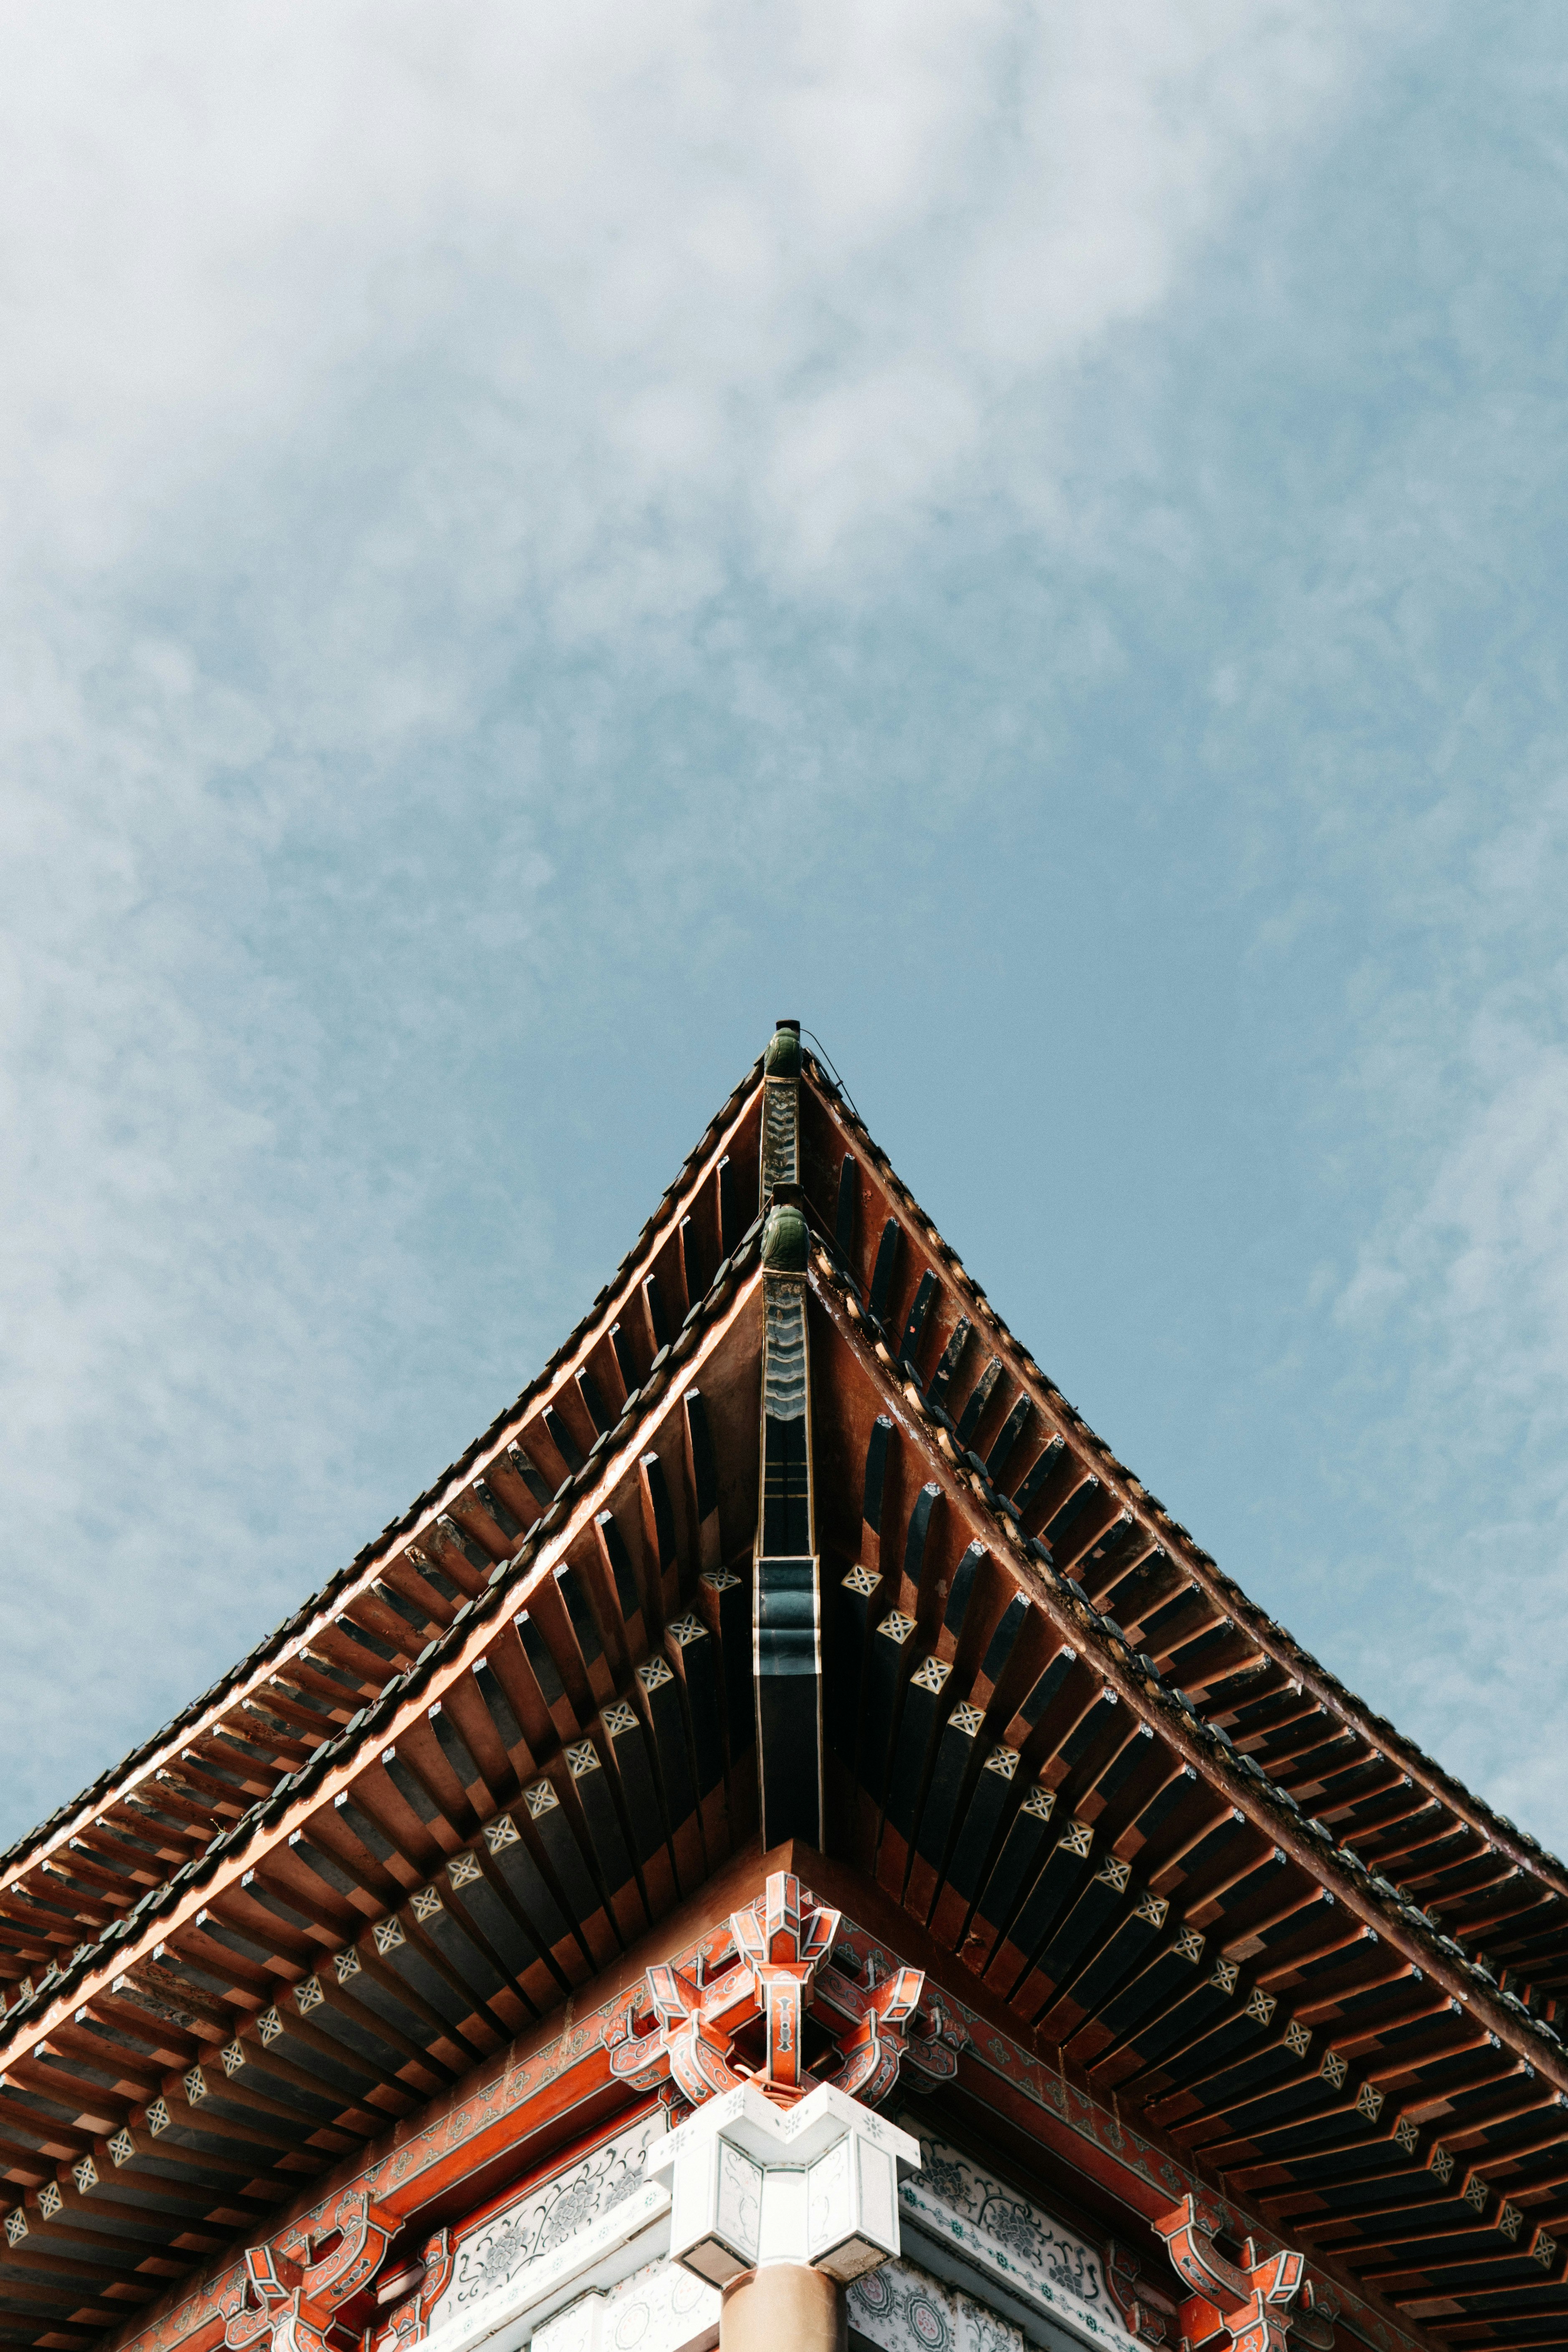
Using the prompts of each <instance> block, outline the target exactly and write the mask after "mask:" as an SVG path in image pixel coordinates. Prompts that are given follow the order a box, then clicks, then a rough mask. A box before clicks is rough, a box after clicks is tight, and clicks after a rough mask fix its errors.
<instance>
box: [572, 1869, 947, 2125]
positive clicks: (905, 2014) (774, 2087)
mask: <svg viewBox="0 0 1568 2352" xmlns="http://www.w3.org/2000/svg"><path fill="white" fill-rule="evenodd" d="M839 1917H840V1915H839V1913H838V1912H837V1911H830V1910H828V1909H826V1907H825V1906H820V1905H816V1904H814V1903H813V1902H812V1901H811V1898H810V1896H809V1895H806V1896H804V1897H803V1895H802V1891H801V1885H800V1881H799V1879H798V1878H796V1877H795V1874H794V1873H793V1872H790V1871H775V1872H774V1873H773V1875H772V1876H771V1877H770V1878H769V1880H768V1882H767V1885H766V1888H765V1890H764V1891H763V1894H762V1895H760V1896H759V1897H758V1899H757V1900H756V1901H755V1902H754V1903H751V1904H748V1905H747V1906H746V1907H745V1909H744V1910H742V1911H736V1912H733V1913H731V1918H730V1928H731V1935H732V1936H733V1937H734V1942H735V1958H734V1960H733V1962H732V1963H731V1966H730V1967H728V1968H726V1969H722V1970H721V1972H720V1973H719V1974H718V1975H717V1976H715V1977H712V1978H707V1977H705V1975H704V1972H703V1970H702V1969H701V1966H700V1964H699V1966H698V1968H697V1969H696V1970H695V1971H693V1972H692V1973H690V1974H688V1973H687V1972H686V1971H685V1970H684V1969H677V1968H672V1967H670V1966H668V1964H665V1965H661V1966H659V1967H658V1968H651V1969H648V1971H647V1979H646V1983H647V2006H648V2009H649V2010H650V2011H651V2013H652V2014H651V2020H650V2022H649V2025H648V2027H647V2030H646V2031H644V2032H638V2031H637V2020H636V2018H635V2016H634V2014H633V2013H632V2012H631V2011H627V2012H626V2014H625V2015H624V2017H623V2018H622V2021H621V2022H620V2024H619V2026H618V2027H617V2028H616V2031H615V2032H614V2034H613V2036H612V2039H611V2045H610V2069H611V2072H612V2073H613V2074H616V2075H617V2076H618V2077H619V2078H620V2079H621V2080H622V2081H623V2082H626V2083H629V2084H633V2085H634V2086H635V2087H636V2088H637V2089H638V2090H645V2091H646V2090H652V2089H654V2088H655V2087H656V2086H657V2085H658V2084H659V2083H661V2082H663V2081H665V2080H666V2079H668V2080H669V2081H670V2082H672V2083H673V2084H675V2087H676V2088H677V2090H678V2091H679V2093H680V2095H681V2096H682V2097H683V2098H684V2099H686V2100H688V2101H689V2103H690V2105H692V2106H694V2107H698V2106H701V2105H704V2104H705V2103H706V2102H707V2101H708V2100H710V2099H712V2098H716V2097H722V2096H723V2095H724V2094H725V2093H727V2092H730V2091H733V2090H736V2089H738V2088H739V2087H740V2085H741V2084H742V2083H750V2084H752V2085H753V2087H754V2088H755V2089H757V2090H759V2091H761V2092H763V2093H764V2094H765V2095H766V2096H767V2097H768V2098H770V2099H772V2100H773V2102H774V2103H775V2104H776V2105H790V2104H792V2103H793V2102H794V2101H795V2100H796V2099H799V2098H802V2097H804V2096H805V2095H806V2094H807V2093H809V2092H811V2091H814V2090H816V2088H817V2087H818V2085H819V2084H822V2083H825V2082H826V2083H830V2084H832V2086H833V2088H834V2089H835V2090H836V2091H838V2092H840V2093H842V2094H843V2095H846V2096H847V2097H851V2098H856V2099H858V2100H859V2101H860V2102H861V2103H862V2105H866V2106H875V2105H878V2104H879V2102H880V2101H881V2100H883V2099H885V2098H886V2097H887V2095H888V2094H889V2092H890V2091H891V2089H892V2087H893V2085H894V2084H895V2083H896V2082H897V2080H898V2077H899V2073H900V2065H901V2064H907V2065H908V2066H909V2067H910V2072H911V2074H914V2075H915V2076H916V2078H917V2079H918V2080H920V2081H921V2083H922V2084H931V2083H936V2082H942V2081H946V2080H948V2079H950V2078H951V2077H952V2074H954V2072H955V2071H956V2069H957V2064H958V2053H959V2051H960V2050H961V2049H962V2048H963V2043H964V2041H965V2040H966V2038H967V2037H966V2035H965V2033H964V2030H963V2026H962V2025H961V2024H959V2023H958V2021H956V2019H954V2018H952V2016H951V2015H950V2014H949V2012H948V2011H946V2010H945V2009H944V2008H943V2007H942V2005H941V2003H940V2002H937V2001H934V2000H933V2001H932V2002H931V2003H929V2004H927V2011H926V2013H927V2016H928V2017H929V2020H930V2022H929V2023H928V2024H926V2025H925V2027H924V2030H923V2031H921V2030H917V2031H915V2032H910V2030H909V2029H910V2027H911V2025H913V2024H916V2022H917V2016H918V2012H920V2011H921V2004H922V2001H923V2000H924V1995H925V1977H924V1974H923V1972H922V1971H921V1969H907V1968H899V1969H894V1970H893V1971H892V1972H891V1973H890V1974H889V1976H887V1977H886V1978H879V1973H878V1971H877V1969H875V1967H874V1966H873V1967H871V1968H868V1970H867V1973H866V1976H865V1977H864V1978H863V1979H860V1980H857V1979H855V1978H853V1977H849V1976H847V1975H845V1974H844V1972H843V1971H842V1970H841V1969H828V1968H825V1967H824V1965H823V1963H824V1962H825V1961H826V1958H827V1957H828V1954H829V1953H830V1952H831V1951H832V1949H833V1939H834V1937H836V1936H837V1932H838V1925H839ZM808 2020H809V2021H810V2022H811V2024H812V2025H813V2026H815V2027H816V2029H818V2031H819V2032H822V2033H824V2034H825V2036H826V2041H827V2042H828V2044H829V2046H830V2050H831V2053H832V2063H830V2064H824V2063H822V2062H821V2061H820V2060H819V2061H818V2065H817V2069H816V2071H815V2072H814V2071H813V2070H811V2069H810V2068H808V2067H807V2065H806V2063H805V2026H806V2023H807V2021H808ZM758 2021H761V2023H762V2027H763V2033H762V2056H761V2063H758V2064H752V2063H750V2062H749V2061H748V2060H747V2059H746V2058H743V2057H742V2056H741V2055H740V2054H739V2053H737V2051H736V2048H735V2044H736V2042H737V2041H738V2040H739V2039H740V2037H741V2036H742V2035H743V2034H747V2033H748V2032H749V2030H750V2029H752V2027H754V2026H755V2025H756V2024H757V2023H758Z"/></svg>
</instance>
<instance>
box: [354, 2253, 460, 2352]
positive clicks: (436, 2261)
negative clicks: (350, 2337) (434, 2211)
mask: <svg viewBox="0 0 1568 2352" xmlns="http://www.w3.org/2000/svg"><path fill="white" fill-rule="evenodd" d="M453 2260H454V2250H453V2245H452V2232H451V2231H450V2230H449V2229H447V2230H437V2232H436V2234H435V2236H434V2237H433V2238H431V2239H429V2240H428V2241H427V2242H426V2245H425V2248H424V2251H423V2252H422V2253H421V2255H420V2257H419V2260H418V2261H417V2262H416V2263H414V2264H412V2265H411V2267H410V2268H409V2269H408V2270H407V2271H406V2272H405V2273H403V2274H402V2275H401V2276H399V2277H396V2278H393V2279H389V2280H387V2281H386V2282H385V2284H384V2285H383V2287H382V2290H381V2296H380V2298H379V2299H381V2300H383V2301H385V2302H390V2303H391V2304H392V2306H393V2307H392V2310H391V2313H390V2315H388V2317H387V2319H386V2320H385V2322H384V2324H383V2326H381V2327H380V2328H379V2329H376V2328H372V2329H371V2330H370V2331H369V2333H368V2335H367V2336H366V2342H367V2343H368V2344H370V2345H371V2346H372V2347H374V2352H409V2347H411V2346H413V2345H416V2344H417V2343H419V2342H420V2341H421V2340H422V2339H423V2338H424V2337H425V2336H427V2335H428V2334H429V2332H430V2313H431V2310H432V2308H433V2306H434V2305H435V2304H436V2303H437V2300H438V2298H439V2297H440V2296H441V2295H443V2294H445V2293H446V2291H447V2284H448V2283H449V2281H450V2279H451V2276H452V2268H453Z"/></svg>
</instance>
